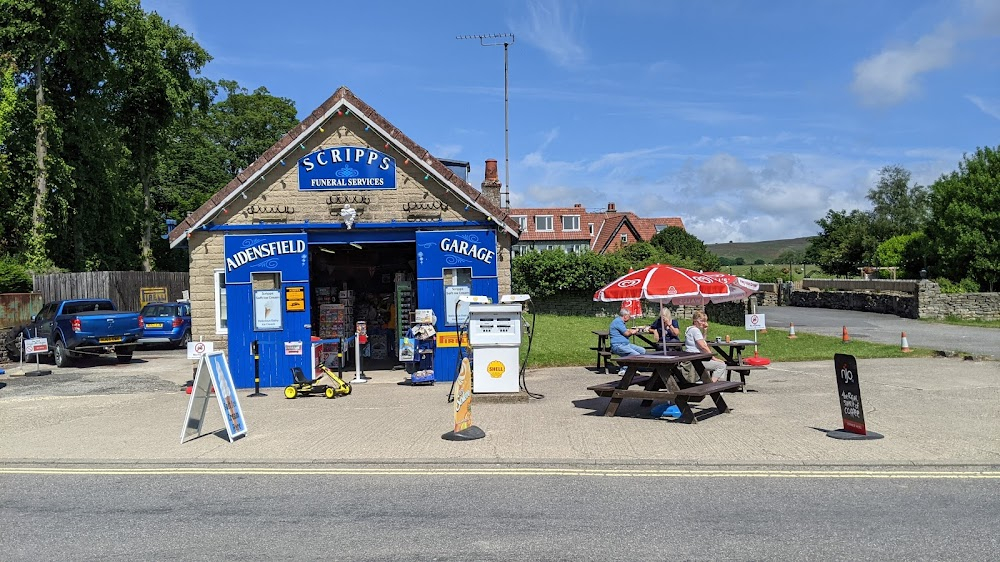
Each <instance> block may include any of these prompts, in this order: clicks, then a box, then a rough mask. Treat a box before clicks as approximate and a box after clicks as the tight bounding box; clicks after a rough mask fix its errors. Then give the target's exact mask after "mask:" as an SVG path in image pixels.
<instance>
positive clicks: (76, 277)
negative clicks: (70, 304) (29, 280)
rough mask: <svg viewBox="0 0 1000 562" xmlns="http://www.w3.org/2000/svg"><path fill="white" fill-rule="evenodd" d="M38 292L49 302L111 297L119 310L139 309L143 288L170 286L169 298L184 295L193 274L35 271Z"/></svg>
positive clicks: (168, 290) (168, 287)
mask: <svg viewBox="0 0 1000 562" xmlns="http://www.w3.org/2000/svg"><path fill="white" fill-rule="evenodd" d="M34 282H35V292H36V293H41V294H42V300H43V301H45V302H50V301H56V300H65V299H111V301H112V302H114V303H115V306H117V307H118V310H134V311H138V310H139V309H140V308H142V306H141V305H140V301H139V298H140V297H139V292H140V291H139V290H140V289H141V288H143V287H166V288H167V300H170V301H175V300H177V299H180V298H183V296H184V291H190V281H189V275H188V274H187V273H174V272H168V271H152V272H146V271H86V272H82V273H53V274H49V275H35V276H34Z"/></svg>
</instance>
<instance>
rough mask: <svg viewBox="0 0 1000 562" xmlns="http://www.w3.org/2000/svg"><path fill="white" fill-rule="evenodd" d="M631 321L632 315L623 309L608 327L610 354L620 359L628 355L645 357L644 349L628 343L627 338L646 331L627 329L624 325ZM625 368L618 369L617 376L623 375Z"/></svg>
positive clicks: (643, 329) (643, 328) (642, 329)
mask: <svg viewBox="0 0 1000 562" xmlns="http://www.w3.org/2000/svg"><path fill="white" fill-rule="evenodd" d="M631 319H632V314H631V313H630V312H629V311H628V309H627V308H623V309H621V310H619V311H618V316H615V319H614V320H612V321H611V325H610V326H608V336H609V338H610V340H609V341H610V342H611V353H614V354H615V355H618V356H621V357H628V356H629V355H645V354H646V349H645V348H643V347H640V346H638V345H635V344H634V343H632V342H630V341H629V338H630V337H632V336H633V335H635V334H637V333H639V332H643V331H645V330H646V328H645V327H642V328H628V327H626V326H625V323H626V322H628V321H629V320H631ZM625 370H626V369H625V367H622V368H621V369H619V371H618V373H619V374H622V375H623V374H625Z"/></svg>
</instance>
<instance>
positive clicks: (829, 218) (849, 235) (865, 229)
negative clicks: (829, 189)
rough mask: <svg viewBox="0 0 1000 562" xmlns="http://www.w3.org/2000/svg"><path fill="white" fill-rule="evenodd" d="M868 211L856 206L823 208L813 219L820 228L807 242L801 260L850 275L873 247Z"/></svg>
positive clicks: (829, 270) (831, 271)
mask: <svg viewBox="0 0 1000 562" xmlns="http://www.w3.org/2000/svg"><path fill="white" fill-rule="evenodd" d="M871 220H872V219H871V215H869V214H868V213H865V212H863V211H859V210H856V209H855V210H853V211H851V212H850V213H848V212H847V211H839V212H838V211H833V210H830V211H827V213H826V216H825V217H823V218H822V219H820V220H818V221H816V224H818V225H819V226H820V228H822V232H820V234H819V236H816V237H815V238H813V239H812V240H810V242H809V247H808V248H807V249H806V255H805V261H808V262H809V263H815V264H817V265H819V266H820V267H821V268H823V270H824V271H826V272H828V273H832V274H835V275H852V274H856V273H857V269H856V268H857V267H859V266H861V264H862V263H865V262H866V261H868V256H869V255H870V253H871V252H872V251H873V249H874V247H875V245H876V244H875V242H874V238H873V237H872V234H871Z"/></svg>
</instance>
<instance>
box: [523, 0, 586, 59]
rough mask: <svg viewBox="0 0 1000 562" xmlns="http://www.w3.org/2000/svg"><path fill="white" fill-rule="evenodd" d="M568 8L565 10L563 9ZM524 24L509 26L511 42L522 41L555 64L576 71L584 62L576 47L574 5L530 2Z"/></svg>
mask: <svg viewBox="0 0 1000 562" xmlns="http://www.w3.org/2000/svg"><path fill="white" fill-rule="evenodd" d="M567 6H568V7H567ZM528 16H529V19H528V21H526V22H520V23H512V24H511V28H512V29H514V30H515V33H514V35H515V39H518V38H523V39H524V40H525V41H527V42H528V43H531V44H532V45H534V46H536V47H538V48H539V49H541V50H542V51H544V52H545V54H547V55H548V56H549V57H550V58H551V59H552V60H553V61H554V62H555V63H556V64H558V65H560V66H564V67H576V66H579V65H581V64H583V63H584V62H585V61H586V59H587V53H586V50H585V49H584V47H583V45H582V44H581V43H580V39H579V37H578V36H579V34H580V29H579V28H580V27H582V24H581V22H580V17H579V13H578V11H577V4H575V3H570V2H565V3H564V2H563V1H562V0H531V1H529V2H528Z"/></svg>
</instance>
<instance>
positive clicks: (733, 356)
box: [706, 340, 767, 392]
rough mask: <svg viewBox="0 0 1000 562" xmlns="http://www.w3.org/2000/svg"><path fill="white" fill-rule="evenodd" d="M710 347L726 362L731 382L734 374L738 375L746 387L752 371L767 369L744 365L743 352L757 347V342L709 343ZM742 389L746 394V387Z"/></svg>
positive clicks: (727, 373)
mask: <svg viewBox="0 0 1000 562" xmlns="http://www.w3.org/2000/svg"><path fill="white" fill-rule="evenodd" d="M706 343H707V344H708V345H709V347H712V348H713V349H715V350H716V351H717V352H719V355H720V356H721V357H722V360H723V361H725V362H726V380H727V381H729V380H731V377H732V374H733V373H736V374H738V375H739V376H740V382H742V383H743V384H744V385H746V383H747V375H749V374H750V371H763V370H766V369H767V367H765V366H763V365H747V364H745V363H743V350H744V349H746V348H747V347H748V346H755V345H757V342H755V341H752V340H732V341H718V340H716V341H707V342H706ZM740 389H741V390H742V391H743V392H746V387H745V386H741V387H740Z"/></svg>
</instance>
